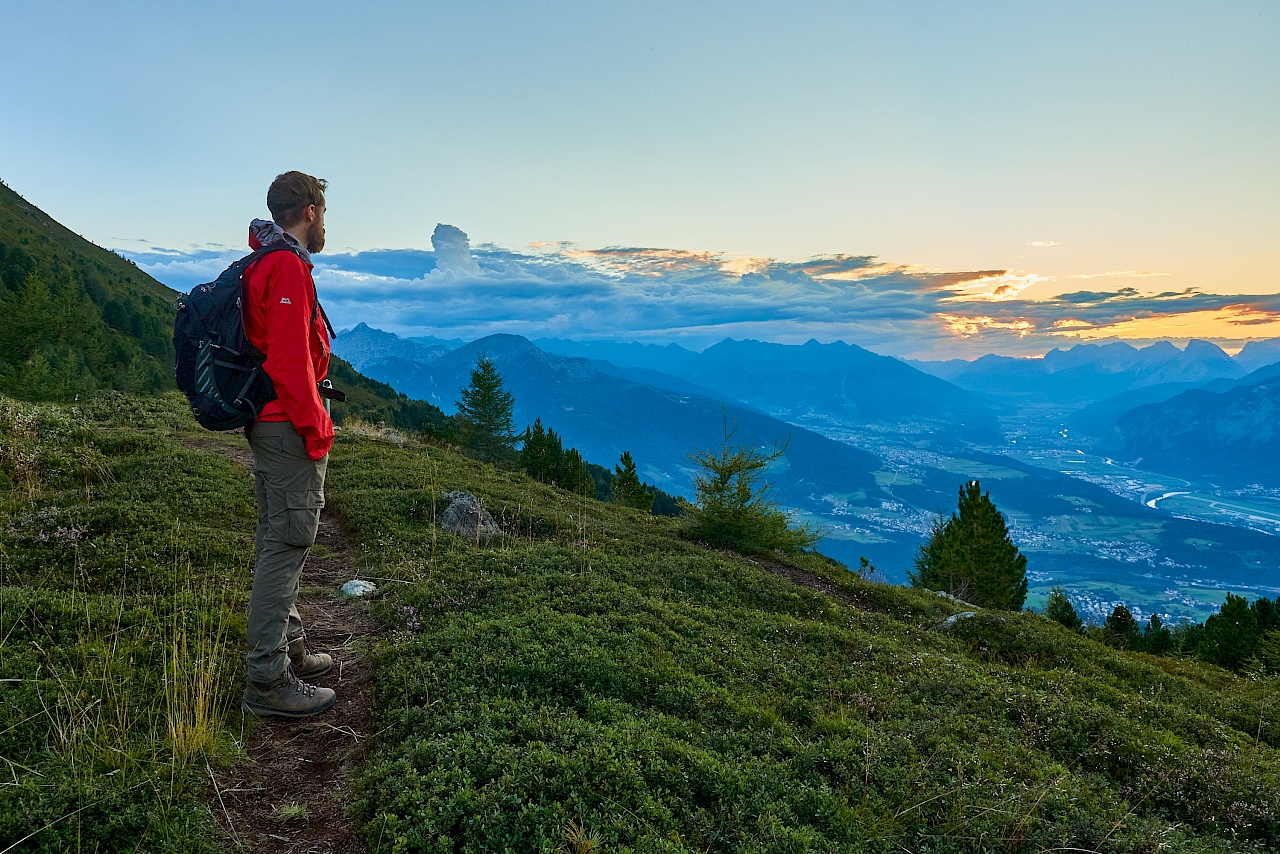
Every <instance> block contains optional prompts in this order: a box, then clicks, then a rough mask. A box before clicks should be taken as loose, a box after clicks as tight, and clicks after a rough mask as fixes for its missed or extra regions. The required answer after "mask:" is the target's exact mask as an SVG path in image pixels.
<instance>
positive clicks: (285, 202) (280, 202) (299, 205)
mask: <svg viewBox="0 0 1280 854" xmlns="http://www.w3.org/2000/svg"><path fill="white" fill-rule="evenodd" d="M328 186H329V182H328V181H325V180H322V179H320V178H313V177H312V176H310V175H307V174H306V173H304V172H285V173H284V174H282V175H277V176H276V179H275V180H274V181H272V182H271V187H270V188H269V189H268V190H267V209H268V210H270V211H271V218H272V219H274V220H275V221H276V224H277V225H279V226H280V227H281V228H288V227H289V226H291V225H294V224H295V223H297V221H298V220H300V219H302V212H303V211H305V210H306V209H307V206H308V205H315V206H316V207H324V191H325V188H326V187H328Z"/></svg>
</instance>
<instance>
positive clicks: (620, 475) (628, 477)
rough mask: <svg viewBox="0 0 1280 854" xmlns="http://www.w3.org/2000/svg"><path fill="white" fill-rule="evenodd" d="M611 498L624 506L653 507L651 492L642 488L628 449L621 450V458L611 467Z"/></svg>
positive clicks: (636, 507)
mask: <svg viewBox="0 0 1280 854" xmlns="http://www.w3.org/2000/svg"><path fill="white" fill-rule="evenodd" d="M612 487H613V500H614V501H615V502H617V503H618V504H622V505H624V506H626V507H634V508H635V509H637V510H644V511H646V512H647V511H649V510H651V509H652V508H653V493H652V492H650V491H648V490H647V489H645V488H644V484H643V483H641V482H640V475H639V474H638V473H637V472H636V463H635V460H633V459H631V452H630V451H623V452H622V459H620V460H619V461H618V464H617V465H616V466H614V467H613V484H612Z"/></svg>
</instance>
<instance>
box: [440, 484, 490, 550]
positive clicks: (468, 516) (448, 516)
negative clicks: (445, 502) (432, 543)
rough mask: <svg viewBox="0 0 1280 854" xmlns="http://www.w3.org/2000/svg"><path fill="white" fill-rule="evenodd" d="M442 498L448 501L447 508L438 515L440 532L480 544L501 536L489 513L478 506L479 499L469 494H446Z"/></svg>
mask: <svg viewBox="0 0 1280 854" xmlns="http://www.w3.org/2000/svg"><path fill="white" fill-rule="evenodd" d="M444 497H445V498H448V499H449V506H448V507H446V508H445V510H444V512H443V513H441V514H440V519H439V525H440V530H442V531H448V532H449V533H450V534H457V535H458V536H459V537H462V538H463V539H466V540H471V541H473V542H481V543H487V542H488V541H489V540H491V539H493V538H494V537H497V536H501V535H502V529H501V528H499V527H498V523H497V522H495V521H493V517H492V516H490V515H489V511H488V510H485V509H484V508H483V507H482V506H480V499H479V498H476V497H475V496H474V495H472V494H471V493H469V492H446V493H445V494H444Z"/></svg>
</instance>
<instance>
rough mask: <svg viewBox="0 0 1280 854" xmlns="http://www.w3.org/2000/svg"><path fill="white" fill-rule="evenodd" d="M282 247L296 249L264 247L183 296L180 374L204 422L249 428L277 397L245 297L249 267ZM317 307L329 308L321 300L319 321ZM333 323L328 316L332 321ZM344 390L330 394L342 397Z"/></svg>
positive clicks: (178, 326)
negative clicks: (247, 319) (248, 320)
mask: <svg viewBox="0 0 1280 854" xmlns="http://www.w3.org/2000/svg"><path fill="white" fill-rule="evenodd" d="M279 251H291V250H290V247H289V246H288V245H286V244H283V243H273V244H272V245H270V246H266V247H263V248H262V249H258V250H256V251H254V252H253V253H251V254H249V255H246V256H245V257H243V258H241V259H240V260H239V261H236V262H235V263H234V264H232V265H231V266H230V267H228V268H227V269H225V270H223V271H222V273H220V274H219V275H218V278H216V279H214V280H213V281H212V282H208V283H206V284H203V285H197V286H196V287H195V288H194V289H192V291H191V293H189V294H183V295H179V296H178V315H177V318H176V319H175V320H174V323H173V349H174V351H175V353H176V355H177V364H176V371H175V374H176V379H177V382H178V389H179V391H181V392H182V393H183V394H185V395H186V396H187V400H189V401H190V402H191V412H192V414H193V415H195V417H196V421H198V422H200V425H201V426H202V427H206V428H208V429H210V430H234V429H236V428H237V427H243V426H245V425H246V424H248V423H250V422H252V421H253V420H254V419H255V418H257V417H258V412H259V411H260V410H261V409H262V407H263V406H264V405H265V404H267V403H270V402H271V401H273V400H275V399H276V390H275V386H274V385H273V384H272V382H271V377H269V376H267V373H266V371H264V370H263V369H262V363H263V362H264V361H265V357H264V356H263V354H262V353H261V352H259V351H258V348H256V347H254V346H253V344H251V343H250V342H249V336H248V335H247V334H245V331H244V314H243V313H242V309H241V302H242V296H243V293H244V283H243V278H244V273H245V270H247V269H249V266H250V265H252V264H253V263H255V262H256V261H258V260H259V259H261V258H263V257H264V256H266V255H269V254H270V253H272V252H279ZM317 312H319V313H321V314H323V312H324V310H323V309H322V308H320V301H319V300H318V299H317V300H316V302H315V309H314V310H313V311H312V314H311V320H312V322H313V323H314V322H315V319H316V313H317ZM328 322H329V318H328V317H325V323H326V325H327V324H328ZM338 394H339V393H336V392H335V393H332V394H331V395H330V394H326V395H325V396H326V397H330V396H332V397H334V398H337V397H338ZM343 397H345V395H344V396H343Z"/></svg>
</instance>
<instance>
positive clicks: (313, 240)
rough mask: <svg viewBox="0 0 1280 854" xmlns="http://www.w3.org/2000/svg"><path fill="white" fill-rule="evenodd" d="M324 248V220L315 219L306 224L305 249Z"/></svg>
mask: <svg viewBox="0 0 1280 854" xmlns="http://www.w3.org/2000/svg"><path fill="white" fill-rule="evenodd" d="M323 249H324V222H323V221H322V220H320V219H318V218H317V219H316V221H315V222H313V223H311V224H310V225H308V226H307V251H308V252H313V253H314V252H320V251H322V250H323Z"/></svg>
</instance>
